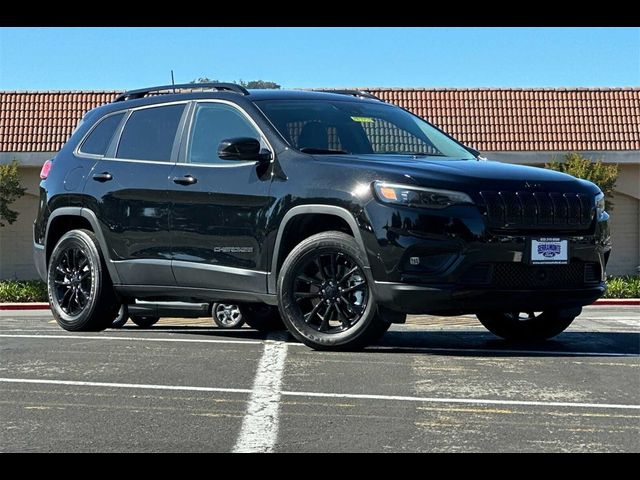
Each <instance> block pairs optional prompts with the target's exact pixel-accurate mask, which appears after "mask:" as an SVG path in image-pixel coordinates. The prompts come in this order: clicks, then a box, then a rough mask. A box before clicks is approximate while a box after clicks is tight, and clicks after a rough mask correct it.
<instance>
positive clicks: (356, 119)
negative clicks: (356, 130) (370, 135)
mask: <svg viewBox="0 0 640 480" xmlns="http://www.w3.org/2000/svg"><path fill="white" fill-rule="evenodd" d="M351 120H353V121H354V122H360V123H373V118H371V117H351Z"/></svg>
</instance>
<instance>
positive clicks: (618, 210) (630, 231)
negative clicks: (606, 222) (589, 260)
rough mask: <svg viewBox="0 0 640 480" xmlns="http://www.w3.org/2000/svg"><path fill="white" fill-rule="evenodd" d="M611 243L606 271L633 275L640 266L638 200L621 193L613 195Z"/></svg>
mask: <svg viewBox="0 0 640 480" xmlns="http://www.w3.org/2000/svg"><path fill="white" fill-rule="evenodd" d="M613 203H614V206H613V211H612V212H611V219H610V222H611V223H610V226H611V243H612V244H613V248H612V251H611V257H610V258H609V265H607V273H608V274H610V275H633V274H636V273H638V266H640V200H638V199H637V198H633V197H631V196H629V195H625V194H623V193H617V194H616V195H614V197H613Z"/></svg>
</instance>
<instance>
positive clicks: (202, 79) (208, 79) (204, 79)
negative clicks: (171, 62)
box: [189, 77, 220, 83]
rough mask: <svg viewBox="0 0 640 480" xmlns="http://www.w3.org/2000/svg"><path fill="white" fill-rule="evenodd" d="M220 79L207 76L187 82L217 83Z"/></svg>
mask: <svg viewBox="0 0 640 480" xmlns="http://www.w3.org/2000/svg"><path fill="white" fill-rule="evenodd" d="M219 81H220V80H211V79H210V78H209V77H198V78H196V79H194V80H191V81H190V82H189V83H218V82H219Z"/></svg>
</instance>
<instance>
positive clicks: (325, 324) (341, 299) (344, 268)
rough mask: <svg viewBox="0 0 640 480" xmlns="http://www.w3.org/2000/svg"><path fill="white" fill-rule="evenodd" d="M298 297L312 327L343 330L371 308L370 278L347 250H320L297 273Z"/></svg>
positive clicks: (324, 331)
mask: <svg viewBox="0 0 640 480" xmlns="http://www.w3.org/2000/svg"><path fill="white" fill-rule="evenodd" d="M293 295H294V298H295V300H296V302H297V305H298V308H299V309H300V312H301V313H302V315H303V317H304V320H305V322H306V323H307V325H309V327H311V328H313V329H314V330H317V331H318V332H322V333H329V334H331V333H339V332H343V331H345V330H348V329H350V328H351V327H353V326H354V325H355V324H356V323H357V322H358V321H359V320H360V319H361V318H362V314H363V313H364V311H365V309H366V307H367V300H368V297H369V288H368V284H367V279H366V276H365V274H364V272H363V271H362V269H361V268H360V266H358V264H357V263H356V262H355V261H354V259H353V258H351V257H349V255H347V254H346V253H344V252H337V251H330V252H319V253H317V254H316V255H313V256H312V257H310V258H308V259H306V261H305V262H304V263H302V264H300V265H299V266H298V268H297V270H296V273H295V283H294V292H293Z"/></svg>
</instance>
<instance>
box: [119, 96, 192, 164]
mask: <svg viewBox="0 0 640 480" xmlns="http://www.w3.org/2000/svg"><path fill="white" fill-rule="evenodd" d="M183 110H184V104H180V105H166V106H162V107H153V108H145V109H142V110H136V111H134V112H133V113H132V114H131V116H130V117H129V119H128V120H127V124H126V125H125V126H124V130H123V131H122V136H121V138H120V144H119V145H118V153H117V154H116V157H117V158H126V159H131V160H155V161H157V162H168V161H170V160H171V149H172V148H173V141H174V139H175V136H176V131H177V130H178V124H179V123H180V117H181V116H182V112H183Z"/></svg>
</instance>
